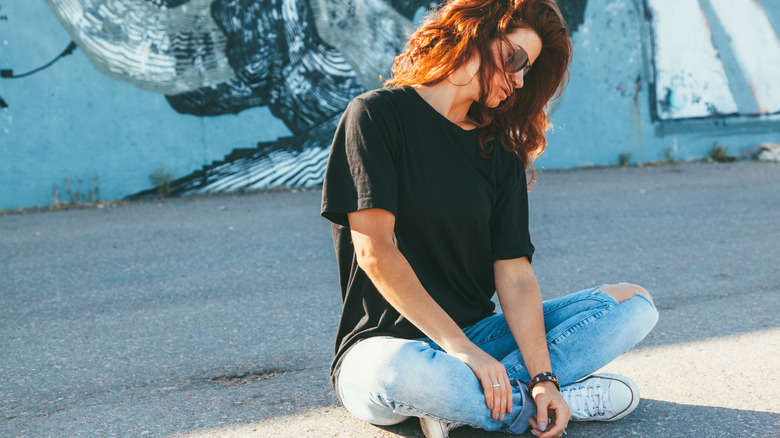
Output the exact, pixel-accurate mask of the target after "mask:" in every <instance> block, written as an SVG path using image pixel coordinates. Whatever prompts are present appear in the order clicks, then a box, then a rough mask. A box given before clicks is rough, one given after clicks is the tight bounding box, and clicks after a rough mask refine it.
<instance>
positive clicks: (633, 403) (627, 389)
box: [445, 374, 639, 436]
mask: <svg viewBox="0 0 780 438" xmlns="http://www.w3.org/2000/svg"><path fill="white" fill-rule="evenodd" d="M561 396H563V399H564V400H565V401H566V403H568V404H569V407H570V408H571V413H572V415H571V420H572V421H615V420H619V419H621V418H623V417H625V416H626V415H628V414H630V413H631V411H633V410H634V409H636V407H637V405H639V388H637V386H636V383H634V382H633V381H632V380H631V379H629V378H628V377H624V376H620V375H617V374H594V375H592V376H590V377H588V378H587V379H585V380H582V381H580V382H577V383H573V384H571V385H567V386H564V387H563V388H561ZM445 436H446V435H445Z"/></svg>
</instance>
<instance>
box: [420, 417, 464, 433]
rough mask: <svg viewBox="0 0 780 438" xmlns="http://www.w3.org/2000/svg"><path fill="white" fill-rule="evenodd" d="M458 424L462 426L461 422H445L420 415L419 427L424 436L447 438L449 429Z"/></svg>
mask: <svg viewBox="0 0 780 438" xmlns="http://www.w3.org/2000/svg"><path fill="white" fill-rule="evenodd" d="M460 426H463V424H462V423H446V422H444V421H439V420H434V419H433V418H425V417H420V427H422V431H423V435H425V438H448V437H449V436H450V431H451V430H452V429H455V428H456V427H460Z"/></svg>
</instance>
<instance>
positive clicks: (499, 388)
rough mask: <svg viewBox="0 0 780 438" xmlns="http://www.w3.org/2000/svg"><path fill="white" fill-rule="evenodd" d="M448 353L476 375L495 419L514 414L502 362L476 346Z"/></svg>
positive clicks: (509, 387)
mask: <svg viewBox="0 0 780 438" xmlns="http://www.w3.org/2000/svg"><path fill="white" fill-rule="evenodd" d="M448 353H449V354H450V355H452V356H455V357H457V358H458V359H460V360H462V361H463V363H465V364H466V365H468V366H469V368H471V371H473V372H474V374H476V376H477V378H478V379H479V381H480V383H482V391H483V392H484V393H485V403H486V404H487V407H488V409H490V411H491V416H492V417H493V418H494V419H496V420H503V419H504V414H511V413H512V387H511V386H510V384H509V376H507V375H506V368H504V365H502V364H501V362H499V361H497V360H496V359H494V358H493V357H492V356H491V355H489V354H487V353H485V352H484V351H483V350H482V349H480V348H479V347H477V346H476V345H474V344H471V345H470V346H469V347H468V348H466V349H464V350H463V351H453V352H448ZM564 404H565V403H564Z"/></svg>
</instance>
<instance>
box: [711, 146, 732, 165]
mask: <svg viewBox="0 0 780 438" xmlns="http://www.w3.org/2000/svg"><path fill="white" fill-rule="evenodd" d="M728 150H729V147H728V146H724V145H720V144H718V142H717V141H716V142H714V143H712V148H710V158H711V159H712V161H715V162H717V163H730V162H732V161H734V160H736V157H732V156H730V155H729V154H728Z"/></svg>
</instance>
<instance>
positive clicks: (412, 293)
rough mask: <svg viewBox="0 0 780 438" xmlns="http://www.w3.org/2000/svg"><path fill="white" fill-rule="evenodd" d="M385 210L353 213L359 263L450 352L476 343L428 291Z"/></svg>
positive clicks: (397, 305) (394, 303) (396, 304)
mask: <svg viewBox="0 0 780 438" xmlns="http://www.w3.org/2000/svg"><path fill="white" fill-rule="evenodd" d="M390 219H391V217H388V216H387V215H386V214H384V213H382V212H372V211H368V214H367V215H366V214H361V215H354V214H351V215H350V224H351V226H352V231H351V235H352V243H353V245H354V247H355V254H356V257H357V261H358V265H359V266H360V268H361V269H363V271H365V273H366V274H367V275H368V278H369V279H370V280H371V282H373V283H374V286H376V288H377V290H379V293H380V294H382V296H383V297H384V298H385V299H386V300H387V302H388V303H390V305H391V306H393V308H394V309H396V310H397V311H398V313H400V314H401V315H403V316H404V317H405V318H406V319H408V320H409V321H410V322H411V323H412V324H414V326H415V327H417V328H418V329H420V331H421V332H423V333H424V334H425V335H426V336H428V337H429V338H431V339H432V340H433V341H434V342H435V343H437V344H438V345H439V346H441V347H442V348H443V349H444V350H445V351H447V352H454V351H464V350H465V349H468V348H471V347H473V344H472V343H471V342H470V341H469V340H468V338H467V337H466V336H465V335H464V334H463V331H462V330H461V329H460V328H459V327H458V325H457V324H456V323H455V321H453V320H452V318H450V316H449V315H448V314H447V313H446V312H445V311H444V309H442V308H441V306H439V304H438V303H436V301H434V299H433V298H431V296H430V294H428V292H427V291H426V290H425V288H424V287H423V285H422V283H420V280H419V279H418V278H417V275H416V274H415V273H414V270H413V269H412V267H411V265H409V262H408V261H407V260H406V257H404V255H403V254H402V253H401V251H399V250H398V248H397V247H396V246H395V243H394V242H393V237H392V236H393V235H392V229H393V228H392V225H391V222H388V221H389V220H390Z"/></svg>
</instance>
